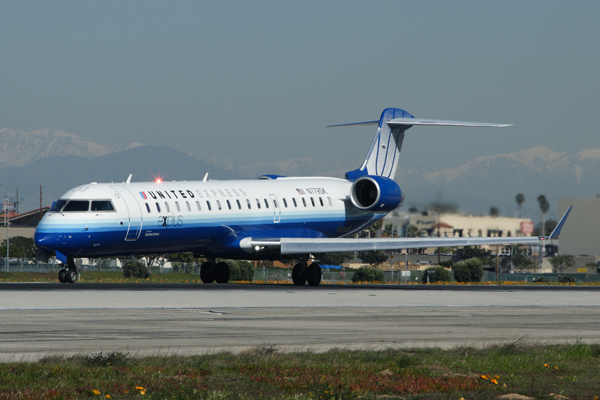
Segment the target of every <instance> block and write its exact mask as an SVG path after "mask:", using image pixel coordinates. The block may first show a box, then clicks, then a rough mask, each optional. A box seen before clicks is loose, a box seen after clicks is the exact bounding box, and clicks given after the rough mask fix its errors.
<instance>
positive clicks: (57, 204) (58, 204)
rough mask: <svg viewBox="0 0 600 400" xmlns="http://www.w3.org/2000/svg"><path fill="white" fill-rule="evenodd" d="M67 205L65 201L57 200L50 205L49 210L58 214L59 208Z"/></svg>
mask: <svg viewBox="0 0 600 400" xmlns="http://www.w3.org/2000/svg"><path fill="white" fill-rule="evenodd" d="M65 204H67V200H58V201H55V202H54V203H53V204H52V207H51V208H50V211H51V212H59V211H60V209H61V208H63V207H64V206H65Z"/></svg>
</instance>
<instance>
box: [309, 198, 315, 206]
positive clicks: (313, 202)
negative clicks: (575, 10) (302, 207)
mask: <svg viewBox="0 0 600 400" xmlns="http://www.w3.org/2000/svg"><path fill="white" fill-rule="evenodd" d="M310 202H311V204H312V206H313V207H314V206H315V199H313V198H312V197H311V198H310Z"/></svg>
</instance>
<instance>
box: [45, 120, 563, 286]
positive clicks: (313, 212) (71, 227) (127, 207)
mask: <svg viewBox="0 0 600 400" xmlns="http://www.w3.org/2000/svg"><path fill="white" fill-rule="evenodd" d="M365 124H371V125H377V132H376V134H375V138H374V139H373V142H372V144H371V147H370V149H369V151H368V153H367V157H366V158H365V160H364V163H363V165H362V166H361V167H360V168H359V169H356V170H354V171H350V172H348V173H347V174H346V177H345V179H338V178H328V177H284V176H278V175H263V176H260V177H258V178H257V179H255V180H229V181H216V180H208V179H207V177H206V176H205V177H204V179H203V180H200V181H189V182H188V181H179V182H177V181H175V182H163V181H161V180H159V179H157V180H156V181H153V182H131V175H130V176H129V178H128V179H127V180H126V181H125V182H123V183H118V184H115V183H96V182H92V183H89V184H86V185H81V186H78V187H76V188H74V189H71V190H69V191H68V192H66V193H65V194H63V195H62V196H60V198H59V199H58V200H57V201H56V202H54V204H53V205H52V207H51V209H50V211H49V212H48V213H46V215H45V216H44V217H43V219H42V220H41V221H40V223H39V225H38V227H37V229H36V231H35V236H34V239H35V244H36V245H37V247H38V248H39V250H40V251H39V252H38V254H39V256H40V258H48V257H51V256H56V258H57V259H59V260H60V261H62V262H63V263H64V264H65V268H64V269H62V270H61V271H60V272H59V275H58V277H59V280H60V281H61V282H63V283H64V282H68V283H74V282H75V281H76V280H77V267H76V264H75V261H74V260H75V258H80V257H113V256H136V255H144V254H162V253H176V252H192V253H193V254H194V255H195V256H196V257H200V256H202V257H206V259H207V261H206V262H204V263H203V264H202V266H201V268H200V277H201V279H202V281H203V282H204V283H212V282H215V281H216V282H218V283H226V282H227V281H228V280H229V266H228V265H227V264H226V263H225V262H223V261H220V262H217V260H218V259H219V258H227V259H251V260H275V259H285V258H288V259H289V258H293V259H298V260H301V262H300V263H298V264H296V265H295V266H294V268H293V270H292V280H293V282H294V284H295V285H304V284H306V283H308V284H309V285H312V286H316V285H318V284H319V283H320V282H321V268H320V267H319V265H318V264H317V263H311V264H310V265H307V264H308V263H307V261H308V260H309V256H310V254H315V253H327V252H342V251H344V252H345V251H366V250H397V249H405V248H427V247H449V246H467V245H505V244H540V243H542V242H543V241H544V240H547V239H554V238H556V237H557V236H558V234H559V233H560V230H561V228H562V225H563V224H564V221H565V219H566V217H567V215H568V212H569V211H570V209H569V211H567V213H566V214H565V216H564V217H563V218H562V220H561V221H560V223H559V224H558V225H557V227H556V229H555V230H554V232H552V234H551V235H550V236H549V237H482V238H473V237H468V238H466V237H460V238H459V237H443V238H431V237H428V238H353V236H355V235H356V234H357V233H358V232H360V231H362V230H363V229H365V228H367V227H369V226H371V225H372V224H374V223H375V222H377V221H379V220H381V219H382V218H383V217H384V216H385V215H386V214H387V213H389V212H391V211H393V210H395V209H396V208H397V207H398V206H399V205H400V204H401V203H402V201H403V200H404V192H403V191H402V190H401V189H400V187H399V186H398V184H397V183H396V182H395V181H394V176H395V174H396V168H397V165H398V159H399V155H400V150H401V148H402V143H403V140H404V135H405V132H406V130H408V129H409V128H411V127H413V126H466V127H505V126H510V125H506V124H492V123H479V122H459V121H444V120H431V119H419V118H415V117H414V116H412V115H411V114H409V113H408V112H406V111H404V110H400V109H397V108H388V109H386V110H384V111H383V113H382V114H381V118H380V119H379V120H375V121H365V122H357V123H351V124H340V125H330V126H348V125H365Z"/></svg>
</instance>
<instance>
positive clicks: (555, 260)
mask: <svg viewBox="0 0 600 400" xmlns="http://www.w3.org/2000/svg"><path fill="white" fill-rule="evenodd" d="M549 261H550V264H551V265H552V269H553V270H554V272H555V273H559V274H561V273H562V272H563V271H565V270H566V269H567V268H571V267H572V266H574V265H575V258H574V257H573V256H566V255H556V256H554V257H550V258H549Z"/></svg>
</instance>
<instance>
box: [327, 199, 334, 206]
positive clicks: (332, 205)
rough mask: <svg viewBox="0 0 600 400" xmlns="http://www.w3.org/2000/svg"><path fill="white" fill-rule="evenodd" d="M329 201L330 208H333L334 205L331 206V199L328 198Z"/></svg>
mask: <svg viewBox="0 0 600 400" xmlns="http://www.w3.org/2000/svg"><path fill="white" fill-rule="evenodd" d="M327 200H328V201H329V207H333V204H331V197H329V196H328V197H327Z"/></svg>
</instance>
